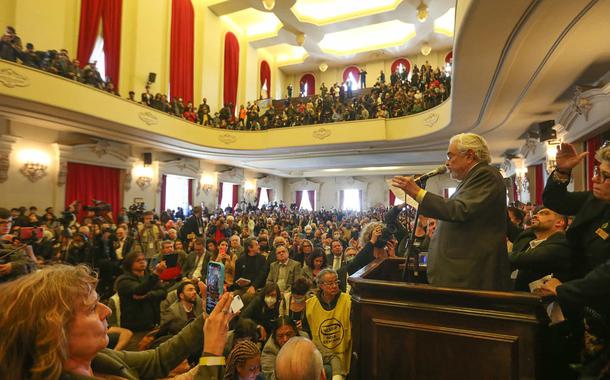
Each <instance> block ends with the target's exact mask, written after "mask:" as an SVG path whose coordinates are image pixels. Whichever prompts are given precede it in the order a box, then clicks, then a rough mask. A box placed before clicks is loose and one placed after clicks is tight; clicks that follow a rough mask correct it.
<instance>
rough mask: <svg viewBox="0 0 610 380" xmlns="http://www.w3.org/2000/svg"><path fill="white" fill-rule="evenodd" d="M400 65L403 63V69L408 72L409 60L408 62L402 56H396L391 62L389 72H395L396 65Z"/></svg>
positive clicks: (409, 69) (409, 68)
mask: <svg viewBox="0 0 610 380" xmlns="http://www.w3.org/2000/svg"><path fill="white" fill-rule="evenodd" d="M400 65H403V66H404V67H405V71H406V72H407V74H409V71H411V62H409V60H408V59H404V58H398V59H397V60H395V61H394V62H393V63H392V68H391V70H392V71H391V72H395V71H396V70H398V66H400Z"/></svg>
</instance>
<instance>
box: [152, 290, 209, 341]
mask: <svg viewBox="0 0 610 380" xmlns="http://www.w3.org/2000/svg"><path fill="white" fill-rule="evenodd" d="M196 300H197V302H196V303H195V305H194V306H193V311H194V312H195V316H196V317H198V316H200V315H201V314H203V302H202V301H201V298H199V297H197V298H196ZM188 322H189V320H188V317H187V315H186V311H185V310H184V307H183V306H182V303H181V302H180V301H175V302H174V303H173V304H172V305H171V306H170V307H169V308H168V309H167V310H165V311H162V312H161V326H160V335H159V336H163V335H176V334H178V333H179V332H180V330H182V329H183V328H184V326H186V325H187V324H188Z"/></svg>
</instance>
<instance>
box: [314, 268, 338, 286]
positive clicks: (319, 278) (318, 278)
mask: <svg viewBox="0 0 610 380" xmlns="http://www.w3.org/2000/svg"><path fill="white" fill-rule="evenodd" d="M327 274H332V275H334V276H335V277H337V278H339V275H338V274H337V271H336V270H334V269H331V268H324V269H322V270H321V271H320V273H318V275H317V276H316V282H317V283H318V284H320V283H322V282H323V280H324V276H326V275H327Z"/></svg>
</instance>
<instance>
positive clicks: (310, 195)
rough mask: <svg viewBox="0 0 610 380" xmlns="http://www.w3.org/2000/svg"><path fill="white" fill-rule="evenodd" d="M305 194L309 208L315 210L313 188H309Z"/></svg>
mask: <svg viewBox="0 0 610 380" xmlns="http://www.w3.org/2000/svg"><path fill="white" fill-rule="evenodd" d="M307 195H308V196H309V203H310V204H311V209H312V210H315V209H316V204H315V202H316V192H315V191H313V190H310V191H308V192H307Z"/></svg>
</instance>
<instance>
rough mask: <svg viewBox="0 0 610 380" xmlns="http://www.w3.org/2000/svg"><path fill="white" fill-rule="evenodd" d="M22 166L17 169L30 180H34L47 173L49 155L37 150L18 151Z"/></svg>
mask: <svg viewBox="0 0 610 380" xmlns="http://www.w3.org/2000/svg"><path fill="white" fill-rule="evenodd" d="M19 158H20V161H21V162H23V166H22V167H21V169H19V171H20V172H21V174H23V175H24V176H25V177H26V178H27V179H29V180H30V181H31V182H36V181H38V180H39V179H41V178H42V177H44V176H45V175H47V167H48V165H49V156H47V155H46V154H45V153H43V152H40V151H37V150H24V151H21V152H20V153H19Z"/></svg>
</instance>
